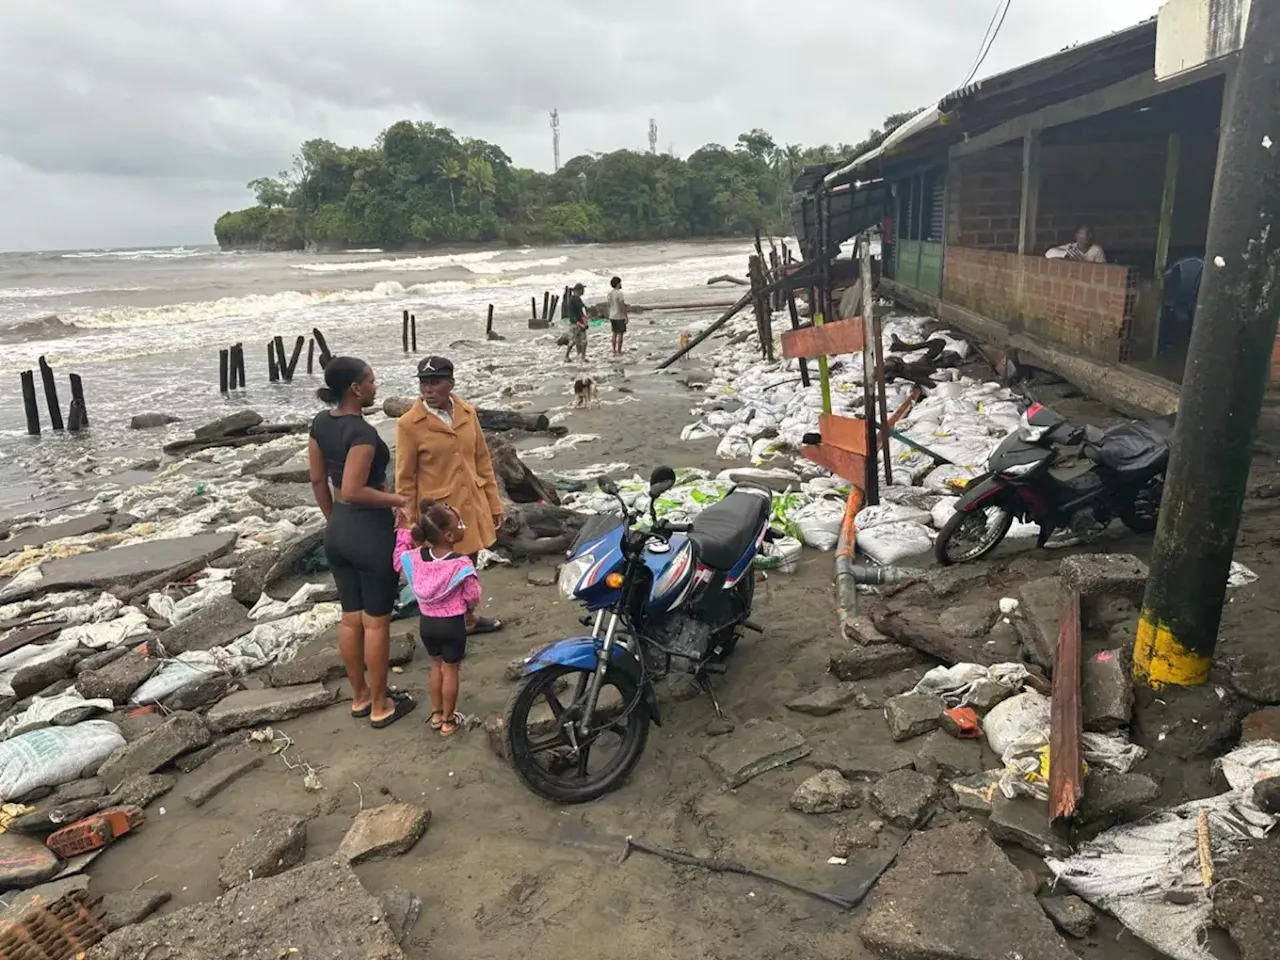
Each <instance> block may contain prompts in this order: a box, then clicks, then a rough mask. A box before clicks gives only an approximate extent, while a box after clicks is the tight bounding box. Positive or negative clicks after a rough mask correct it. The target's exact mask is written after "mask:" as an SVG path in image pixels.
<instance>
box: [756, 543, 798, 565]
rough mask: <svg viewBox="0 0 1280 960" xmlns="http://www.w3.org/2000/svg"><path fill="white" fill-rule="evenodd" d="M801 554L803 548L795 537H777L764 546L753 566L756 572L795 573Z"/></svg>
mask: <svg viewBox="0 0 1280 960" xmlns="http://www.w3.org/2000/svg"><path fill="white" fill-rule="evenodd" d="M803 552H804V547H803V546H802V545H801V543H800V541H799V540H797V539H796V538H795V537H779V538H778V539H777V540H774V541H771V542H768V543H766V544H765V545H764V549H763V552H762V553H760V554H758V555H757V556H756V559H755V564H754V566H755V568H756V569H757V570H776V571H777V572H778V573H795V572H796V570H797V569H798V568H799V566H800V555H801V554H802V553H803Z"/></svg>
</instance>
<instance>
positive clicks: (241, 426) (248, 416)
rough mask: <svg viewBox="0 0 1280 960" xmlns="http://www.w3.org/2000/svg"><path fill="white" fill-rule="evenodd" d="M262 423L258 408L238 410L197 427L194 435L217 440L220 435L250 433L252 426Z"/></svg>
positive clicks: (203, 438)
mask: <svg viewBox="0 0 1280 960" xmlns="http://www.w3.org/2000/svg"><path fill="white" fill-rule="evenodd" d="M260 423H262V415H261V414H260V413H258V412H257V411H256V410H237V411H236V412H235V413H229V414H227V415H226V416H225V417H219V418H218V419H217V420H213V421H211V422H209V423H206V424H204V425H203V426H200V427H196V429H195V431H194V433H193V434H192V436H193V437H195V439H197V440H216V439H218V438H220V437H235V436H239V435H240V434H243V433H248V432H249V429H250V428H251V427H256V426H258V424H260Z"/></svg>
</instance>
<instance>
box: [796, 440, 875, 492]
mask: <svg viewBox="0 0 1280 960" xmlns="http://www.w3.org/2000/svg"><path fill="white" fill-rule="evenodd" d="M800 456H802V457H804V458H805V459H806V460H808V461H810V462H811V463H816V464H817V465H818V466H820V467H826V468H827V469H828V470H830V471H831V472H832V473H834V474H835V475H836V476H837V477H843V478H844V479H845V480H848V481H849V482H850V483H852V484H855V485H856V486H857V487H859V488H863V487H865V486H866V483H867V458H866V457H861V456H859V455H858V454H856V453H849V452H848V451H847V450H841V449H840V448H839V447H833V446H830V445H829V444H826V443H806V444H803V445H802V446H801V447H800Z"/></svg>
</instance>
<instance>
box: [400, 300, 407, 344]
mask: <svg viewBox="0 0 1280 960" xmlns="http://www.w3.org/2000/svg"><path fill="white" fill-rule="evenodd" d="M400 343H401V344H402V346H403V347H404V352H405V353H408V352H409V311H408V310H406V311H405V312H404V316H403V318H402V320H401V325H400Z"/></svg>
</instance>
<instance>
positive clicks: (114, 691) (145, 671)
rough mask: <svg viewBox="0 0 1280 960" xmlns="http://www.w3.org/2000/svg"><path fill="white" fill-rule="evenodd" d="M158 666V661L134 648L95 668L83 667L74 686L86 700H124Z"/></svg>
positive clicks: (114, 701)
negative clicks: (87, 668)
mask: <svg viewBox="0 0 1280 960" xmlns="http://www.w3.org/2000/svg"><path fill="white" fill-rule="evenodd" d="M158 669H160V661H159V660H152V659H151V658H150V657H146V656H143V655H142V654H140V653H138V652H137V651H135V650H130V651H129V652H128V653H126V654H125V655H124V656H122V657H119V658H118V659H116V660H115V661H113V662H111V663H109V664H107V665H106V666H105V667H101V668H99V669H97V670H86V671H85V672H84V673H82V674H80V675H79V676H78V677H77V678H76V689H77V690H79V691H80V693H81V694H82V695H83V696H84V698H85V699H86V700H95V699H97V698H99V697H102V698H105V699H107V700H110V701H111V702H113V703H124V702H125V701H126V700H128V699H129V695H130V694H131V693H133V691H135V690H137V689H138V688H139V687H140V686H142V685H143V684H144V683H146V681H147V679H148V678H149V677H150V676H151V675H152V674H153V673H155V672H156V671H157V670H158Z"/></svg>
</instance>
